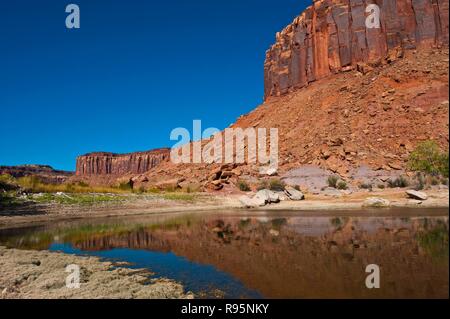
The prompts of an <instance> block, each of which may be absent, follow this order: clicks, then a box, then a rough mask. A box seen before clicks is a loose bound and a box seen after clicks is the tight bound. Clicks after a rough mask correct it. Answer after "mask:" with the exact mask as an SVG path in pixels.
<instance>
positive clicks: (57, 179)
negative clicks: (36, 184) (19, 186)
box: [0, 164, 74, 184]
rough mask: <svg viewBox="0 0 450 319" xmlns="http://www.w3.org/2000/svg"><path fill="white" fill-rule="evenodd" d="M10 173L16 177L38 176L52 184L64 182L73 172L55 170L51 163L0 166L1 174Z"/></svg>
mask: <svg viewBox="0 0 450 319" xmlns="http://www.w3.org/2000/svg"><path fill="white" fill-rule="evenodd" d="M2 174H8V175H11V176H13V177H15V178H21V177H26V176H36V177H38V178H39V179H40V180H41V181H42V182H45V183H51V184H61V183H64V182H65V181H66V180H67V179H68V178H69V177H71V176H73V174H74V173H73V172H68V171H61V170H55V169H54V168H53V167H51V166H49V165H35V164H33V165H19V166H0V175H2Z"/></svg>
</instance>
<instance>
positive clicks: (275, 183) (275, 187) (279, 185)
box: [269, 178, 286, 192]
mask: <svg viewBox="0 0 450 319" xmlns="http://www.w3.org/2000/svg"><path fill="white" fill-rule="evenodd" d="M285 187H286V184H285V183H284V182H283V181H281V180H279V179H277V178H274V179H271V180H270V182H269V189H270V190H271V191H280V192H282V191H284V188H285Z"/></svg>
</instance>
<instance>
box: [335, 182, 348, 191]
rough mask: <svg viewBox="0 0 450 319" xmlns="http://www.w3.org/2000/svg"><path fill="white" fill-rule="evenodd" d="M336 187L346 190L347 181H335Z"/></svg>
mask: <svg viewBox="0 0 450 319" xmlns="http://www.w3.org/2000/svg"><path fill="white" fill-rule="evenodd" d="M336 187H337V189H340V190H346V189H348V186H347V183H346V182H344V181H339V182H338V183H337V186H336Z"/></svg>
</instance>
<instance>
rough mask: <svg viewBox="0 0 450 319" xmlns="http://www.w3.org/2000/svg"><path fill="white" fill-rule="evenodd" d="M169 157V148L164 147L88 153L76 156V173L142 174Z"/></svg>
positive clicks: (88, 174) (87, 174) (78, 174)
mask: <svg viewBox="0 0 450 319" xmlns="http://www.w3.org/2000/svg"><path fill="white" fill-rule="evenodd" d="M169 157H170V150H169V149H166V148H163V149H156V150H152V151H148V152H138V153H130V154H114V153H90V154H86V155H83V156H80V157H78V158H77V167H76V175H77V176H92V175H114V176H120V175H125V174H142V173H145V172H147V171H149V170H151V169H152V168H154V167H156V166H158V165H159V164H160V163H161V162H163V161H167V160H168V159H169Z"/></svg>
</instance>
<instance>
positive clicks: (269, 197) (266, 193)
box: [253, 189, 280, 204]
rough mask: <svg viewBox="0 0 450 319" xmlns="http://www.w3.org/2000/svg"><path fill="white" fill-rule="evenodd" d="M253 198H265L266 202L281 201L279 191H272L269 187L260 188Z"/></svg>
mask: <svg viewBox="0 0 450 319" xmlns="http://www.w3.org/2000/svg"><path fill="white" fill-rule="evenodd" d="M253 198H258V199H263V200H264V201H265V202H266V204H272V203H279V202H280V196H279V195H278V194H277V193H275V192H272V191H270V190H268V189H263V190H260V191H259V192H258V193H256V195H255V197H253Z"/></svg>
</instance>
